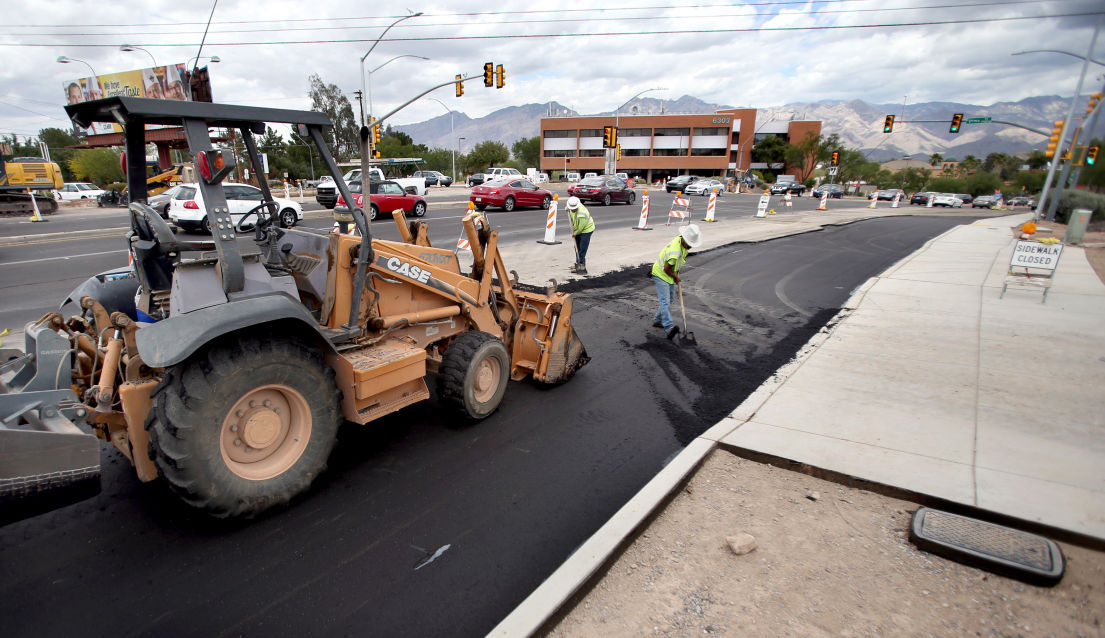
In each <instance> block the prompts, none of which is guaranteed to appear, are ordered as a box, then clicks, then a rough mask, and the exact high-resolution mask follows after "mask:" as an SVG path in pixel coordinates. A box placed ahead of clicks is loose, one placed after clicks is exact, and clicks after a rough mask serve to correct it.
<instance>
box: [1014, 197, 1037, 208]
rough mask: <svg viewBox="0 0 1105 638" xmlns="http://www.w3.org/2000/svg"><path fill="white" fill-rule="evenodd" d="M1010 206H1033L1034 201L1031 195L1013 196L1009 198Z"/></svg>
mask: <svg viewBox="0 0 1105 638" xmlns="http://www.w3.org/2000/svg"><path fill="white" fill-rule="evenodd" d="M1009 205H1010V206H1035V205H1036V201H1035V200H1033V199H1032V198H1031V197H1014V198H1013V199H1010V200H1009Z"/></svg>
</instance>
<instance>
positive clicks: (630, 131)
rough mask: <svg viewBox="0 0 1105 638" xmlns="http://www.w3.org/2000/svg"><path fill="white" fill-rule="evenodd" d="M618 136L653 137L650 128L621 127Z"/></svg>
mask: <svg viewBox="0 0 1105 638" xmlns="http://www.w3.org/2000/svg"><path fill="white" fill-rule="evenodd" d="M618 137H652V129H650V128H620V129H618Z"/></svg>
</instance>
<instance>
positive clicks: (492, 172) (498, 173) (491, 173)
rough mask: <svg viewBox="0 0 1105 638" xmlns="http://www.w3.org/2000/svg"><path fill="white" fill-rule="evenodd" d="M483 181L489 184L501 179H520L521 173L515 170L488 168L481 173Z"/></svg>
mask: <svg viewBox="0 0 1105 638" xmlns="http://www.w3.org/2000/svg"><path fill="white" fill-rule="evenodd" d="M483 174H484V181H485V182H490V181H492V180H496V179H502V178H504V177H506V178H510V177H521V176H522V172H521V171H519V170H518V169H516V168H489V169H487V170H486V171H484V172H483Z"/></svg>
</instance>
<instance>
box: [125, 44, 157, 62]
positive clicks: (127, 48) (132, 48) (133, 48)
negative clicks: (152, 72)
mask: <svg viewBox="0 0 1105 638" xmlns="http://www.w3.org/2000/svg"><path fill="white" fill-rule="evenodd" d="M119 50H120V51H145V52H146V55H148V56H150V60H151V61H152V62H153V65H154V66H157V60H155V59H154V57H153V54H152V53H150V52H149V51H146V49H143V48H142V47H136V46H134V45H133V44H120V45H119Z"/></svg>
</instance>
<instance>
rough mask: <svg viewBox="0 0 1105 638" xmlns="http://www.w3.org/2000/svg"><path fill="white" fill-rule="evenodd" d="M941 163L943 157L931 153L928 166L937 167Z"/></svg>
mask: <svg viewBox="0 0 1105 638" xmlns="http://www.w3.org/2000/svg"><path fill="white" fill-rule="evenodd" d="M943 161H944V156H943V155H941V154H940V153H933V154H932V155H931V156H930V157H929V165H930V166H939V165H940V162H943Z"/></svg>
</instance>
